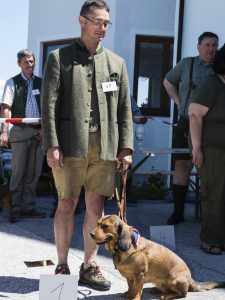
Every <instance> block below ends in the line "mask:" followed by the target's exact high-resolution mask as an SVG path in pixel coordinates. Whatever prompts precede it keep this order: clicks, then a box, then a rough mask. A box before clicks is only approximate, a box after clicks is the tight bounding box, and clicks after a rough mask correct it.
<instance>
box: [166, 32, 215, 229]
mask: <svg viewBox="0 0 225 300" xmlns="http://www.w3.org/2000/svg"><path fill="white" fill-rule="evenodd" d="M197 48H198V52H199V55H198V56H196V57H187V58H184V59H182V60H181V61H180V62H178V63H177V65H176V66H175V67H174V68H173V69H172V70H170V71H169V72H168V73H167V75H166V78H165V79H164V82H163V84H164V86H165V89H166V91H167V93H168V94H169V96H170V97H171V98H172V99H173V101H174V103H175V104H176V105H177V109H178V115H179V119H178V124H177V127H176V128H175V129H174V135H173V147H174V148H188V135H189V120H188V105H189V98H190V93H191V90H192V89H193V88H194V87H195V86H196V85H197V84H198V83H199V82H200V80H201V79H202V78H204V77H205V76H207V75H211V74H213V73H214V72H213V70H212V63H213V59H214V57H215V53H216V50H217V48H218V36H217V35H216V34H215V33H213V32H204V33H202V34H201V35H200V36H199V38H198V45H197ZM174 159H175V174H174V176H173V184H172V194H173V202H174V211H173V213H172V215H171V216H170V217H169V219H168V220H167V224H168V225H174V224H178V223H180V222H182V221H184V203H185V197H186V194H187V191H188V186H189V177H190V173H191V170H192V167H193V164H192V160H191V156H190V155H189V154H176V155H174Z"/></svg>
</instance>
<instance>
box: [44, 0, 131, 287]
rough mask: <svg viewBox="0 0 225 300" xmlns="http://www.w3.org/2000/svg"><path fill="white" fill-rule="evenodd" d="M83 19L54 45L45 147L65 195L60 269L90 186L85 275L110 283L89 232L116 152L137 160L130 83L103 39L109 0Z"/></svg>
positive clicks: (59, 228)
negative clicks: (65, 42) (70, 36)
mask: <svg viewBox="0 0 225 300" xmlns="http://www.w3.org/2000/svg"><path fill="white" fill-rule="evenodd" d="M79 23H80V26H81V37H80V39H78V40H75V44H74V45H72V46H68V47H65V48H62V49H58V50H55V51H53V52H51V53H50V55H49V58H48V61H47V64H46V66H45V71H44V77H43V85H42V88H43V89H42V95H41V104H42V126H43V144H44V150H45V151H46V153H47V161H48V164H49V166H50V167H51V168H52V170H53V175H54V179H55V184H56V188H57V191H58V195H59V204H58V208H57V211H56V214H55V220H54V227H55V240H56V247H57V253H58V266H57V267H56V270H55V273H56V274H70V270H69V267H68V264H67V257H68V251H69V246H70V242H71V238H72V235H73V227H74V210H75V208H76V206H77V203H78V199H79V194H80V190H81V188H82V186H84V188H85V202H86V215H85V219H84V225H83V237H84V262H83V263H82V265H81V267H80V278H79V282H80V283H85V284H88V285H90V286H91V287H92V288H95V289H99V290H108V289H110V287H111V283H110V281H108V280H106V279H105V278H104V277H103V275H102V274H101V271H100V269H99V267H98V265H97V264H96V262H95V258H96V254H97V250H98V247H97V245H96V244H95V243H94V241H93V240H92V239H91V238H90V232H91V231H92V229H93V228H94V227H95V225H96V223H97V221H98V220H99V219H100V218H101V216H102V215H103V210H104V198H105V197H106V196H107V197H111V196H112V194H113V192H114V187H115V169H116V159H118V161H119V162H120V163H121V166H122V168H123V170H126V169H127V168H128V167H129V165H130V164H131V160H132V159H131V154H132V147H133V126H132V113H131V103H130V90H129V82H128V75H127V71H126V66H125V62H124V60H123V59H122V58H120V57H119V56H117V55H116V54H114V53H112V52H111V51H109V50H107V49H105V48H103V47H102V45H101V41H102V39H103V38H104V36H105V34H106V32H107V29H108V27H109V26H110V24H111V23H110V20H109V7H108V5H107V4H106V3H105V1H103V0H96V1H90V0H87V1H85V2H84V4H83V6H82V8H81V12H80V16H79Z"/></svg>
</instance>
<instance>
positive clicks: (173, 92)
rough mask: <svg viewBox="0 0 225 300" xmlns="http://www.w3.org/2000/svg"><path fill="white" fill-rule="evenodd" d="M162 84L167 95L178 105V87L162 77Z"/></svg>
mask: <svg viewBox="0 0 225 300" xmlns="http://www.w3.org/2000/svg"><path fill="white" fill-rule="evenodd" d="M163 85H164V87H165V89H166V91H167V93H168V95H169V96H170V97H171V98H172V99H173V101H174V102H175V103H176V105H177V106H178V107H179V106H180V96H179V92H178V89H177V87H176V86H175V85H173V84H172V83H170V82H169V81H168V80H167V79H164V81H163Z"/></svg>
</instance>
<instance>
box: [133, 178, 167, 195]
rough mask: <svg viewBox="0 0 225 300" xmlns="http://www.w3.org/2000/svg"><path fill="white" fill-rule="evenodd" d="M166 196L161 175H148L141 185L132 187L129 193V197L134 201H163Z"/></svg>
mask: <svg viewBox="0 0 225 300" xmlns="http://www.w3.org/2000/svg"><path fill="white" fill-rule="evenodd" d="M167 194H168V191H167V190H166V189H165V184H164V177H163V176H162V175H161V174H156V175H150V176H149V177H148V178H147V180H145V181H144V182H143V183H141V184H138V185H132V187H131V191H130V196H131V197H132V198H133V199H136V200H139V199H145V200H163V199H165V197H166V196H167Z"/></svg>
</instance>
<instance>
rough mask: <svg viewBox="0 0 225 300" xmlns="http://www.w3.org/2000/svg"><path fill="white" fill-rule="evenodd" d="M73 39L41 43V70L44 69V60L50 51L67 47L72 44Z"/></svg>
mask: <svg viewBox="0 0 225 300" xmlns="http://www.w3.org/2000/svg"><path fill="white" fill-rule="evenodd" d="M74 41H75V39H65V40H57V41H51V42H44V43H43V64H42V69H44V65H45V63H46V60H47V58H48V55H49V53H50V52H51V51H53V50H55V49H58V48H62V47H65V46H68V45H71V44H73V43H74Z"/></svg>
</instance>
